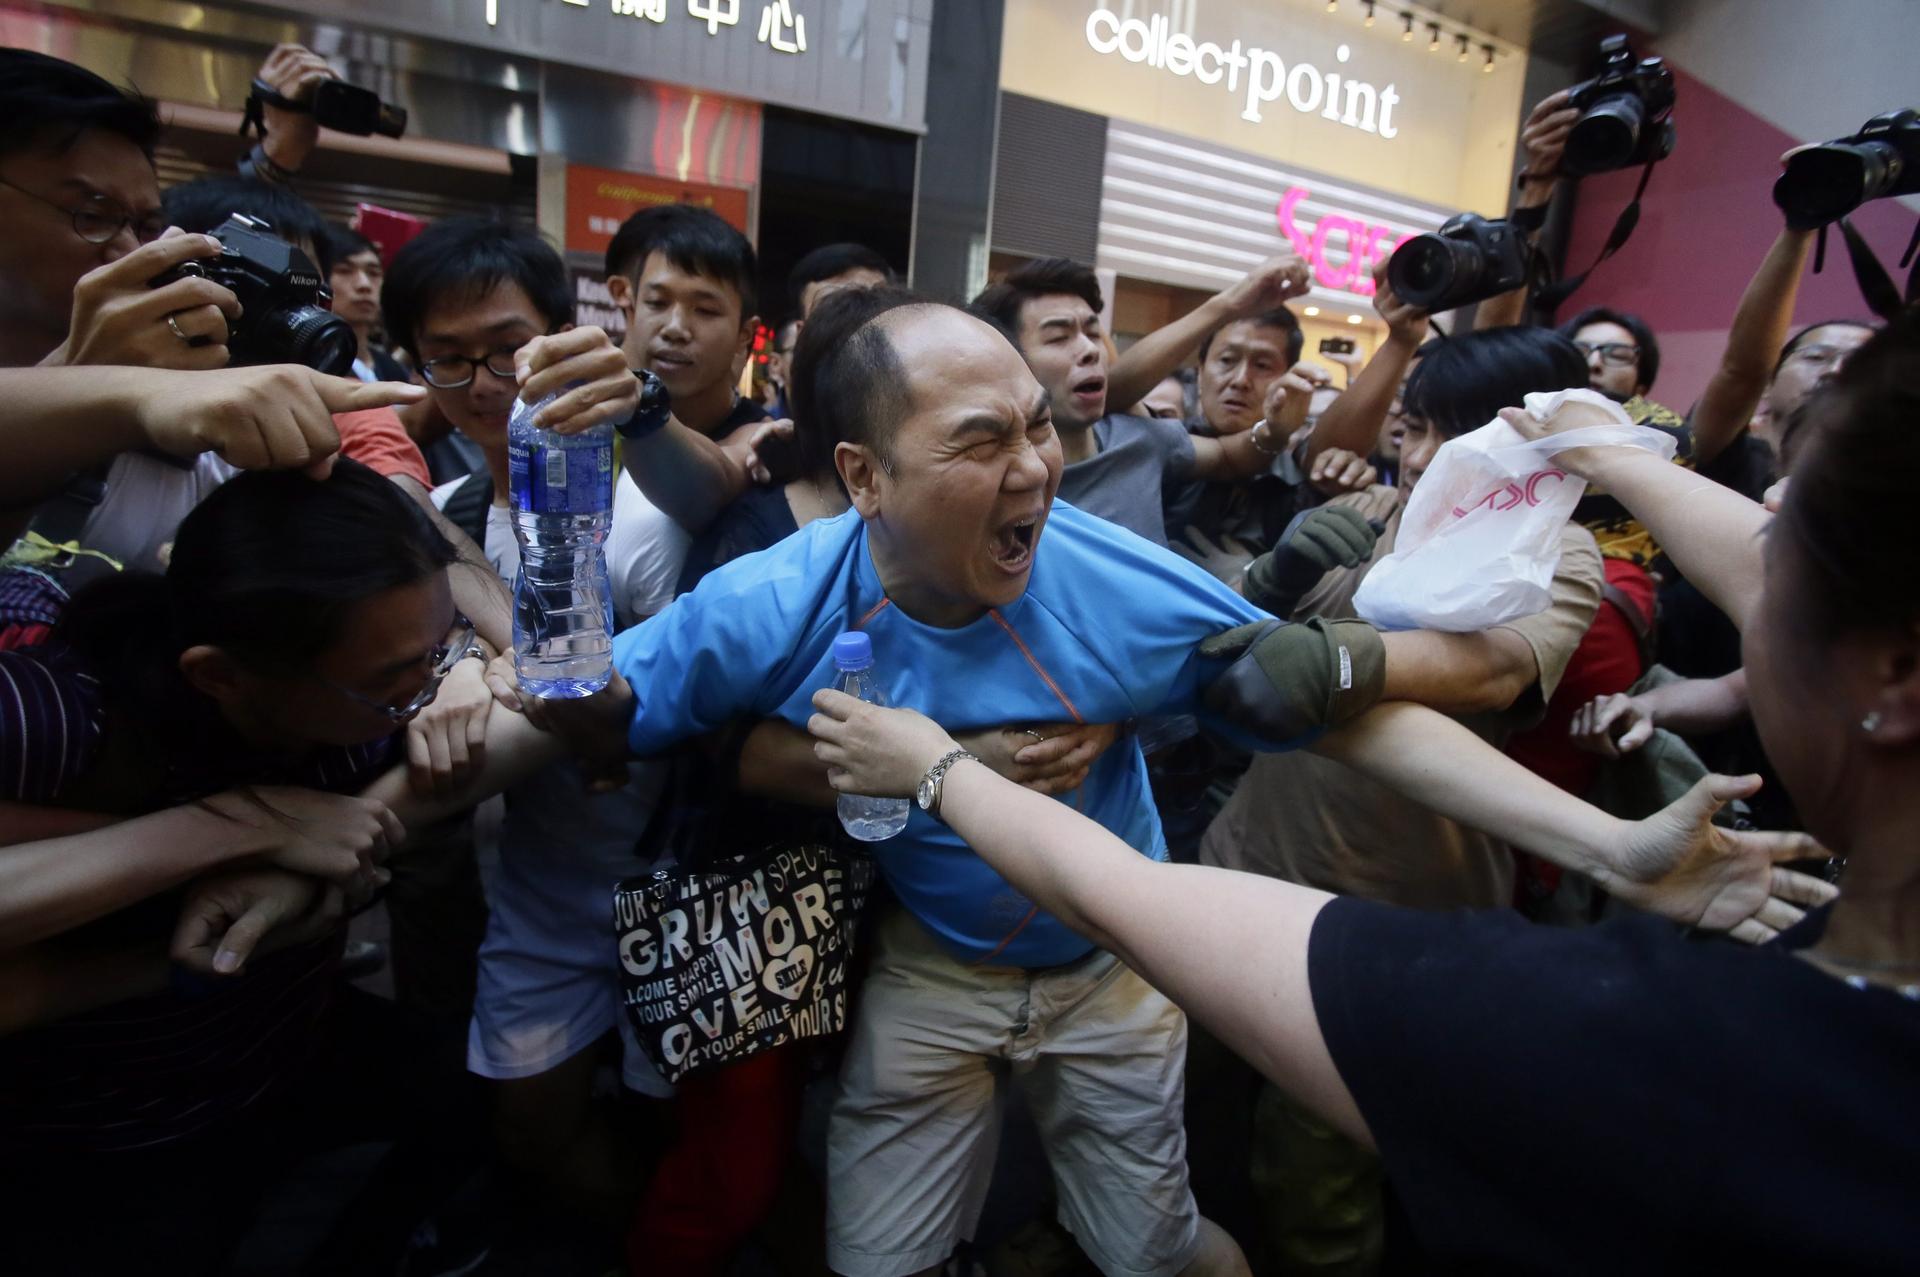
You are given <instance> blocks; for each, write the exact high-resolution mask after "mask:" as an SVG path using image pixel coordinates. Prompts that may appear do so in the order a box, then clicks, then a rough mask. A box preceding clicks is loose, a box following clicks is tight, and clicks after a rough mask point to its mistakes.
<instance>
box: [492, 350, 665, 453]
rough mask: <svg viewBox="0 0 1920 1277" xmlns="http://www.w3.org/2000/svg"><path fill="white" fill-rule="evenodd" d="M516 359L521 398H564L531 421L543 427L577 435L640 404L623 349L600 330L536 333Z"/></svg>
mask: <svg viewBox="0 0 1920 1277" xmlns="http://www.w3.org/2000/svg"><path fill="white" fill-rule="evenodd" d="M513 363H514V368H515V369H516V370H517V372H518V376H519V381H520V398H521V400H522V401H523V402H525V403H529V404H534V403H539V402H540V401H541V400H542V399H545V398H546V397H547V396H548V395H559V396H560V397H559V398H558V399H556V400H554V401H553V402H552V403H550V404H548V405H547V406H546V407H545V408H542V409H541V410H540V413H539V415H538V416H536V417H535V418H534V419H533V424H534V425H536V426H539V427H540V428H541V429H542V430H552V431H555V432H557V433H559V434H563V435H577V434H580V433H581V432H582V431H586V430H591V429H593V428H594V427H595V426H600V425H608V424H618V423H620V422H622V421H625V420H627V419H628V418H629V417H631V416H633V414H634V413H635V412H637V411H638V410H639V408H640V379H639V378H638V377H636V376H634V375H633V369H631V368H629V367H628V366H627V357H626V355H625V353H623V352H622V351H621V349H620V348H619V347H618V346H616V345H614V344H613V339H612V338H610V337H608V336H607V334H606V333H605V332H603V331H602V330H600V329H598V328H594V327H592V326H588V327H585V328H570V329H568V330H567V331H566V332H564V333H555V334H553V335H552V336H550V337H535V338H534V339H533V340H532V341H530V342H528V343H527V344H526V345H524V346H522V347H521V348H520V349H519V351H518V352H516V353H515V355H514V357H513ZM569 387H571V389H569Z"/></svg>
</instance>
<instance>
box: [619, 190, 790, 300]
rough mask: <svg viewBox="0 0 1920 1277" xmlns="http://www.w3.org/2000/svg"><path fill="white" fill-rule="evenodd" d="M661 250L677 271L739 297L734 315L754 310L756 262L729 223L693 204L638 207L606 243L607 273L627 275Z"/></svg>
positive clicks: (743, 240)
mask: <svg viewBox="0 0 1920 1277" xmlns="http://www.w3.org/2000/svg"><path fill="white" fill-rule="evenodd" d="M655 253H664V254H665V255H666V258H667V260H668V261H670V262H672V263H673V264H674V265H675V266H677V267H679V268H680V269H681V270H683V271H687V272H689V273H691V274H694V275H701V276H704V277H706V278H707V279H711V280H713V281H714V282H715V283H718V284H725V285H726V286H727V287H729V288H731V289H732V290H733V291H734V294H735V295H736V296H738V297H739V298H740V318H741V319H742V320H743V321H744V320H745V319H746V318H747V317H748V316H749V315H757V314H759V313H760V297H759V289H758V286H757V285H756V284H755V283H754V280H755V279H756V278H757V277H758V275H759V271H760V268H759V265H758V263H757V262H756V261H755V259H754V255H753V245H752V244H751V243H749V242H748V240H747V237H746V236H745V235H742V234H741V233H740V232H739V231H738V230H736V229H735V228H734V226H733V225H732V223H730V222H728V221H727V219H726V218H724V217H722V216H720V215H719V214H718V213H716V212H714V211H713V210H712V209H710V208H701V207H700V206H699V205H697V204H661V205H658V206H656V207H654V208H643V209H641V210H640V211H639V212H638V213H635V214H634V215H633V216H632V217H629V218H628V219H627V220H626V221H624V222H622V223H621V224H620V229H619V231H618V232H616V233H615V234H614V237H613V242H612V243H611V244H609V245H607V278H609V279H611V278H613V277H614V276H615V275H627V276H633V275H637V274H639V272H640V271H641V269H642V268H643V267H645V266H646V264H647V258H649V257H651V256H653V254H655Z"/></svg>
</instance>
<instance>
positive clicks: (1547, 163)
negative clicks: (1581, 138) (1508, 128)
mask: <svg viewBox="0 0 1920 1277" xmlns="http://www.w3.org/2000/svg"><path fill="white" fill-rule="evenodd" d="M1579 118H1580V112H1579V110H1578V109H1576V108H1574V107H1570V106H1568V105H1567V90H1565V89H1561V90H1560V91H1559V92H1557V93H1550V94H1548V95H1547V96H1546V97H1544V98H1541V99H1540V101H1539V103H1538V105H1536V106H1535V107H1534V108H1533V110H1532V111H1530V112H1528V113H1527V121H1526V123H1525V124H1523V125H1521V126H1520V146H1521V148H1522V149H1523V150H1524V151H1526V154H1527V164H1526V167H1525V168H1524V169H1522V170H1521V175H1522V177H1524V178H1525V180H1526V183H1527V185H1528V186H1533V185H1535V184H1536V183H1539V184H1544V185H1546V186H1551V185H1552V184H1553V180H1554V179H1555V178H1557V177H1559V176H1560V157H1561V156H1562V155H1563V154H1565V152H1566V149H1567V137H1568V135H1569V134H1571V133H1572V132H1573V126H1574V123H1575V122H1576V121H1577V120H1579Z"/></svg>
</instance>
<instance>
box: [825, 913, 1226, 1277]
mask: <svg viewBox="0 0 1920 1277" xmlns="http://www.w3.org/2000/svg"><path fill="white" fill-rule="evenodd" d="M879 932H880V934H879V940H878V943H877V945H876V946H875V952H874V960H873V968H872V971H871V973H870V974H869V975H868V977H867V981H866V983H865V985H864V986H862V989H861V994H860V1005H859V1009H858V1014H857V1016H856V1018H855V1021H854V1026H853V1030H852V1034H851V1038H850V1041H849V1042H848V1046H847V1055H846V1062H845V1064H844V1066H843V1067H842V1068H841V1071H840V1091H839V1095H838V1096H837V1098H836V1099H835V1102H834V1107H833V1121H832V1126H831V1129H830V1131H829V1134H828V1142H827V1169H828V1177H827V1185H828V1187H827V1259H828V1262H829V1263H830V1264H831V1265H832V1266H833V1269H834V1271H835V1272H838V1273H843V1274H846V1275H847V1277H904V1274H908V1273H915V1272H918V1271H920V1270H921V1269H923V1268H927V1267H930V1266H932V1265H934V1264H938V1263H940V1262H941V1261H943V1260H945V1259H946V1258H947V1256H948V1255H950V1254H952V1253H953V1250H954V1247H955V1246H957V1245H958V1244H959V1243H960V1242H961V1241H962V1240H963V1239H965V1238H967V1237H969V1236H970V1235H971V1234H972V1232H973V1229H974V1226H975V1225H976V1224H977V1223H978V1221H979V1216H980V1208H981V1204H982V1202H983V1201H984V1199H985V1197H986V1191H987V1182H988V1179H989V1178H990V1176H991V1174H992V1171H993V1159H994V1151H995V1148H996V1146H997V1143H998V1141H999V1136H1000V1097H999V1094H998V1086H997V1083H996V1074H997V1073H1001V1072H1006V1071H1008V1068H1009V1066H1010V1071H1011V1073H1012V1076H1013V1077H1014V1078H1015V1079H1016V1080H1017V1081H1018V1082H1019V1083H1020V1085H1021V1086H1022V1087H1024V1088H1025V1091H1026V1097H1027V1101H1028V1105H1029V1107H1030V1108H1031V1109H1032V1110H1033V1116H1034V1120H1035V1122H1036V1124H1037V1125H1038V1126H1039V1128H1040V1138H1041V1140H1042V1142H1043V1143H1044V1144H1045V1145H1046V1149H1047V1155H1048V1159H1049V1160H1050V1161H1051V1162H1052V1165H1053V1173H1054V1181H1055V1184H1056V1186H1057V1188H1058V1191H1059V1197H1060V1222H1061V1223H1062V1224H1063V1225H1065V1226H1066V1227H1067V1228H1068V1229H1069V1230H1070V1231H1071V1232H1072V1233H1073V1235H1074V1238H1075V1239H1076V1240H1077V1241H1078V1242H1079V1243H1080V1246H1081V1248H1082V1249H1083V1250H1085V1251H1086V1253H1087V1254H1088V1256H1090V1257H1091V1258H1092V1259H1093V1261H1094V1262H1095V1263H1096V1264H1098V1265H1099V1266H1100V1269H1101V1271H1102V1272H1104V1273H1108V1274H1129V1275H1131V1274H1163V1273H1164V1274H1172V1273H1177V1272H1178V1271H1179V1270H1180V1269H1181V1268H1183V1267H1185V1266H1186V1264H1187V1263H1188V1262H1189V1261H1191V1260H1192V1258H1193V1257H1194V1255H1195V1253H1196V1252H1197V1251H1198V1249H1199V1242H1200V1238H1199V1219H1200V1217H1199V1212H1198V1210H1197V1209H1196V1208H1195V1207H1194V1203H1193V1193H1192V1191H1191V1190H1190V1189H1189V1188H1188V1186H1187V1143H1186V1133H1185V1131H1184V1129H1183V1127H1182V1125H1181V1110H1182V1102H1183V1092H1184V1087H1185V1079H1186V1047H1187V1021H1186V1017H1185V1016H1184V1015H1182V1014H1181V1012H1180V1010H1179V1008H1178V1007H1176V1006H1174V1005H1173V1003H1171V1002H1169V1001H1167V999H1166V998H1164V997H1162V996H1161V995H1160V994H1159V993H1157V992H1156V991H1155V990H1154V989H1153V988H1152V987H1151V986H1149V985H1148V984H1147V983H1146V981H1144V980H1142V979H1140V977H1139V976H1137V975H1135V974H1134V973H1133V972H1132V971H1130V970H1128V969H1127V968H1126V967H1124V966H1122V965H1121V964H1120V962H1119V961H1118V960H1116V959H1115V958H1114V957H1113V956H1112V955H1111V954H1107V953H1095V954H1093V955H1091V956H1089V957H1087V958H1086V959H1084V960H1082V961H1080V962H1077V963H1074V964H1072V965H1070V966H1066V967H1061V968H1053V969H1049V970H1044V971H1033V972H1029V971H1024V970H1021V969H1019V968H1009V967H982V966H967V965H964V964H962V963H960V962H956V961H955V960H954V959H952V958H950V957H948V956H947V954H946V953H945V951H943V950H942V949H940V947H939V946H938V944H936V942H935V941H934V940H933V938H932V937H931V936H929V935H928V934H927V933H926V931H925V930H924V929H923V928H922V927H921V926H920V924H919V923H917V922H915V921H914V920H913V918H912V917H911V916H910V915H908V914H907V913H905V912H903V911H902V912H896V913H894V914H893V915H892V916H890V917H889V918H887V919H886V920H885V921H884V922H882V923H881V925H880V928H879Z"/></svg>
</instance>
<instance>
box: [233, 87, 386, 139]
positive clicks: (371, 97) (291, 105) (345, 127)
mask: <svg viewBox="0 0 1920 1277" xmlns="http://www.w3.org/2000/svg"><path fill="white" fill-rule="evenodd" d="M262 103H264V104H266V105H267V106H272V107H278V108H279V109H281V110H282V111H303V112H309V113H311V114H312V116H313V120H314V123H316V124H318V125H319V126H320V127H321V128H323V129H332V130H334V131H335V132H336V133H351V134H353V135H354V136H356V137H371V136H373V135H374V134H375V133H378V134H380V135H381V136H382V137H399V136H400V135H401V134H403V133H405V132H406V131H407V111H406V108H405V107H399V106H394V105H393V104H392V103H390V102H383V101H381V100H380V95H379V94H378V93H375V92H374V91H373V90H372V89H363V88H361V87H360V86H359V85H357V84H348V83H347V82H346V81H345V80H333V79H328V80H322V81H320V83H318V84H316V85H314V86H313V96H312V97H311V98H310V99H309V100H307V101H304V102H303V101H296V100H294V99H292V98H288V97H283V96H281V95H280V94H279V93H277V92H275V91H274V88H273V86H272V85H270V84H268V83H267V82H266V81H265V80H255V81H254V82H253V93H252V96H250V97H249V98H248V99H247V122H246V123H243V124H242V125H241V126H240V129H241V132H243V133H244V132H245V131H246V130H247V128H248V127H249V125H257V124H258V123H259V112H260V105H261V104H262Z"/></svg>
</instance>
